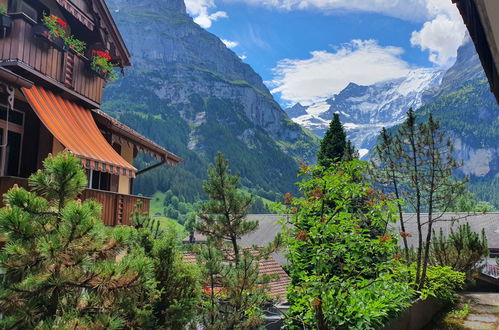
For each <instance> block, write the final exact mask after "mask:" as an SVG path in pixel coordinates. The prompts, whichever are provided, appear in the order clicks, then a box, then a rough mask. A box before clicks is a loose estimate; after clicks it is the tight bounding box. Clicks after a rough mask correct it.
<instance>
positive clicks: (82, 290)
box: [0, 152, 156, 329]
mask: <svg viewBox="0 0 499 330" xmlns="http://www.w3.org/2000/svg"><path fill="white" fill-rule="evenodd" d="M44 167H45V169H44V170H43V171H39V172H38V173H36V174H34V175H32V176H31V178H30V180H29V183H30V186H31V188H32V191H33V192H28V191H26V190H24V189H20V188H18V187H14V188H12V189H11V190H9V191H8V193H7V194H5V196H4V203H5V205H6V207H4V208H2V209H1V210H0V231H2V232H4V233H6V234H7V236H8V243H7V245H6V247H5V249H4V250H3V251H2V252H0V265H1V267H2V268H3V269H5V270H6V275H5V279H4V281H3V282H2V283H1V284H0V310H1V311H2V314H3V315H4V318H3V319H2V320H0V326H1V327H2V328H35V327H36V328H42V329H44V328H46V329H49V328H78V327H80V328H110V329H115V328H123V327H137V326H141V325H142V324H144V323H143V322H145V320H146V319H147V315H148V305H149V299H148V298H149V297H152V296H153V295H154V294H155V292H156V289H155V286H156V284H155V280H154V277H153V264H152V262H151V261H150V260H149V259H148V258H146V257H145V255H144V253H143V251H142V250H140V249H134V250H129V251H128V253H123V251H127V250H128V247H129V246H128V245H127V241H128V239H127V238H126V235H123V233H122V231H119V230H117V231H115V230H112V229H109V228H106V227H104V225H103V224H102V222H101V220H100V209H101V206H100V205H98V204H97V203H95V202H93V201H85V202H83V203H81V202H80V201H74V200H75V198H76V196H77V195H78V194H79V193H80V192H81V191H82V189H83V188H84V187H85V186H86V177H85V172H84V171H83V169H82V168H81V167H80V161H79V160H78V159H77V158H76V157H74V156H72V155H71V154H69V153H67V152H63V153H60V154H59V155H57V156H55V157H49V158H47V159H46V160H45V161H44Z"/></svg>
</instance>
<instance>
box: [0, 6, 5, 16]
mask: <svg viewBox="0 0 499 330" xmlns="http://www.w3.org/2000/svg"><path fill="white" fill-rule="evenodd" d="M0 15H7V8H5V7H4V6H0Z"/></svg>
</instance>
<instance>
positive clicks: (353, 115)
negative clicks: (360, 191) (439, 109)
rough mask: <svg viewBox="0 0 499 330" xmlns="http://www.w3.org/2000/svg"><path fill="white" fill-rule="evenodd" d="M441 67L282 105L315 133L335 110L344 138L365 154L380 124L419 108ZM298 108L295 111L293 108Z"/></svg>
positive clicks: (321, 131) (393, 122)
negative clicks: (316, 99)
mask: <svg viewBox="0 0 499 330" xmlns="http://www.w3.org/2000/svg"><path fill="white" fill-rule="evenodd" d="M443 73H444V72H443V71H441V70H435V69H416V70H413V71H411V72H409V73H408V74H407V76H405V77H403V78H399V79H394V80H389V81H383V82H380V83H377V84H374V85H371V86H360V85H357V84H354V83H350V84H349V85H348V86H347V87H346V88H345V89H344V90H342V91H341V92H340V93H339V94H337V95H334V96H333V97H331V98H329V99H328V100H326V101H325V102H321V103H318V104H312V105H311V106H308V107H304V106H302V105H295V106H293V107H292V108H289V109H286V112H287V113H288V115H289V116H290V117H291V118H293V120H294V121H295V122H297V123H299V124H301V125H303V126H304V127H307V128H309V129H310V130H311V131H313V132H314V133H316V134H317V135H319V136H323V135H324V133H325V131H326V130H327V128H328V127H329V121H330V120H331V118H332V117H333V113H336V112H338V113H339V114H340V119H341V121H342V123H343V124H344V126H345V129H346V130H347V134H348V138H349V139H351V140H352V142H353V143H354V145H355V146H356V147H357V148H358V149H359V150H360V151H361V154H365V153H366V152H367V151H368V150H369V149H370V148H372V146H373V145H374V143H375V141H376V138H377V135H378V133H379V131H380V130H381V128H382V127H391V126H394V125H396V124H398V123H400V122H402V121H403V120H404V116H405V113H406V112H407V110H408V109H409V108H411V107H412V108H414V109H416V108H419V107H420V106H421V105H422V104H423V99H424V96H425V93H426V92H427V91H428V90H431V89H434V88H436V87H438V86H440V83H441V80H442V76H443ZM297 110H299V111H297Z"/></svg>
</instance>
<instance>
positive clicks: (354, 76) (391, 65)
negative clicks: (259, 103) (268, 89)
mask: <svg viewBox="0 0 499 330" xmlns="http://www.w3.org/2000/svg"><path fill="white" fill-rule="evenodd" d="M403 52H404V51H403V49H401V48H398V47H390V46H388V47H383V46H380V45H379V44H378V42H377V41H375V40H353V41H351V42H350V43H348V44H346V45H343V46H342V47H341V48H339V49H337V50H336V51H335V52H327V51H314V52H311V53H310V54H311V57H310V58H309V59H284V60H281V61H280V62H279V63H278V65H277V67H275V68H274V69H273V71H274V75H275V77H274V79H273V80H272V82H271V84H272V86H273V87H274V89H273V90H272V92H273V93H280V94H281V98H282V99H283V100H284V101H287V102H289V103H290V104H292V103H297V102H300V103H301V104H303V105H309V104H311V103H314V102H319V101H322V100H324V99H326V98H328V97H330V96H331V95H332V94H336V93H339V92H340V91H341V90H342V89H344V88H345V87H346V86H347V85H348V84H349V83H350V82H354V83H357V84H360V85H370V84H374V83H376V82H380V81H384V80H388V79H394V78H399V77H402V76H404V75H406V74H407V73H408V72H409V70H410V68H409V65H408V64H407V63H406V62H404V61H403V60H402V59H401V58H400V55H402V53H403Z"/></svg>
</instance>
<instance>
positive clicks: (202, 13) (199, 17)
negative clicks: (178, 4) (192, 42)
mask: <svg viewBox="0 0 499 330" xmlns="http://www.w3.org/2000/svg"><path fill="white" fill-rule="evenodd" d="M185 6H186V7H187V12H188V13H189V14H191V15H192V17H194V22H196V23H197V24H199V26H201V27H202V28H205V29H208V28H209V27H211V25H212V24H213V22H214V21H217V20H219V19H220V18H227V17H228V15H227V13H226V12H224V11H216V12H213V13H211V10H212V9H215V8H216V5H215V0H185Z"/></svg>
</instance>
